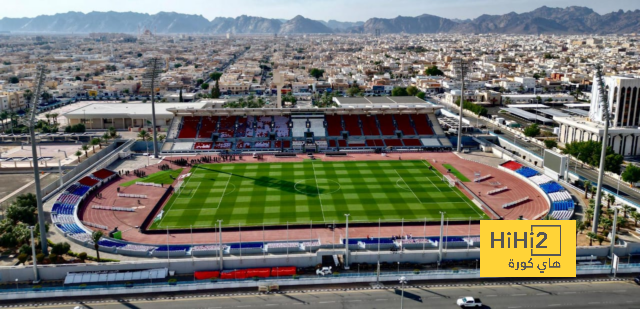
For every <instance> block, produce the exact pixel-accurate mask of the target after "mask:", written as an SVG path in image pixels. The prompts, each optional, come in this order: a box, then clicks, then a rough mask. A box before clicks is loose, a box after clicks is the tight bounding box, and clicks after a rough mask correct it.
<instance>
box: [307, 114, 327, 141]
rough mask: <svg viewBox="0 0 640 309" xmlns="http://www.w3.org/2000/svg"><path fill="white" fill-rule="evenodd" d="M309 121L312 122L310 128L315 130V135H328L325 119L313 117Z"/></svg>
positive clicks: (312, 130)
mask: <svg viewBox="0 0 640 309" xmlns="http://www.w3.org/2000/svg"><path fill="white" fill-rule="evenodd" d="M309 121H310V122H311V127H310V128H309V130H311V132H313V136H315V137H325V136H326V135H327V134H326V133H325V128H324V119H319V118H311V119H309Z"/></svg>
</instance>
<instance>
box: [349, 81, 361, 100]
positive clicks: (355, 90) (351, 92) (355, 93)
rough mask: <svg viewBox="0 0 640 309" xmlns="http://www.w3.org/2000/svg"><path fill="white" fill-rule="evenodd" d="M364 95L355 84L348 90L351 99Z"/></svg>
mask: <svg viewBox="0 0 640 309" xmlns="http://www.w3.org/2000/svg"><path fill="white" fill-rule="evenodd" d="M361 94H362V90H361V89H360V87H358V84H356V83H353V85H351V87H349V89H347V95H348V96H350V97H357V96H359V95H361Z"/></svg>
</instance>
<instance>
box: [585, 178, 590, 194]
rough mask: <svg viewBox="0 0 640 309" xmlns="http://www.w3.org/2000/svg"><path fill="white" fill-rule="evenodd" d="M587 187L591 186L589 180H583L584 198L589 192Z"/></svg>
mask: <svg viewBox="0 0 640 309" xmlns="http://www.w3.org/2000/svg"><path fill="white" fill-rule="evenodd" d="M589 188H591V181H589V180H585V181H584V198H587V193H588V192H589Z"/></svg>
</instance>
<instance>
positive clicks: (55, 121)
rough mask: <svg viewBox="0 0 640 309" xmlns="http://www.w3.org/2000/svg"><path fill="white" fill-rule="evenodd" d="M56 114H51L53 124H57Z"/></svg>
mask: <svg viewBox="0 0 640 309" xmlns="http://www.w3.org/2000/svg"><path fill="white" fill-rule="evenodd" d="M58 116H59V114H58V113H51V119H53V124H58Z"/></svg>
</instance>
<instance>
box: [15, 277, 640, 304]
mask: <svg viewBox="0 0 640 309" xmlns="http://www.w3.org/2000/svg"><path fill="white" fill-rule="evenodd" d="M399 293H400V292H399V291H398V290H395V289H392V288H389V289H384V290H354V291H308V292H306V293H301V292H288V293H286V294H270V295H237V296H202V297H198V296H196V297H192V298H176V299H174V298H169V299H144V300H142V299H140V300H127V301H124V302H118V301H107V302H102V303H86V304H85V308H104V309H120V308H141V309H146V308H150V309H168V308H209V309H230V308H318V309H327V308H350V309H365V308H366V309H371V308H399V307H400V298H401V297H400V295H399ZM639 293H640V287H639V286H637V285H636V284H634V283H632V282H630V281H618V282H610V281H605V282H591V283H588V282H586V283H579V282H573V283H562V284H531V285H503V286H501V285H497V286H482V285H479V286H465V287H436V288H407V289H405V296H404V308H456V306H455V301H456V299H457V298H458V297H461V296H474V297H480V298H481V299H482V301H483V303H484V304H485V307H484V308H507V309H517V308H607V309H613V308H640V298H639V297H638V295H639ZM74 306H75V305H73V304H58V305H47V304H40V305H39V306H38V307H37V308H73V307H74ZM22 308H25V307H22ZM26 308H36V307H26Z"/></svg>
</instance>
